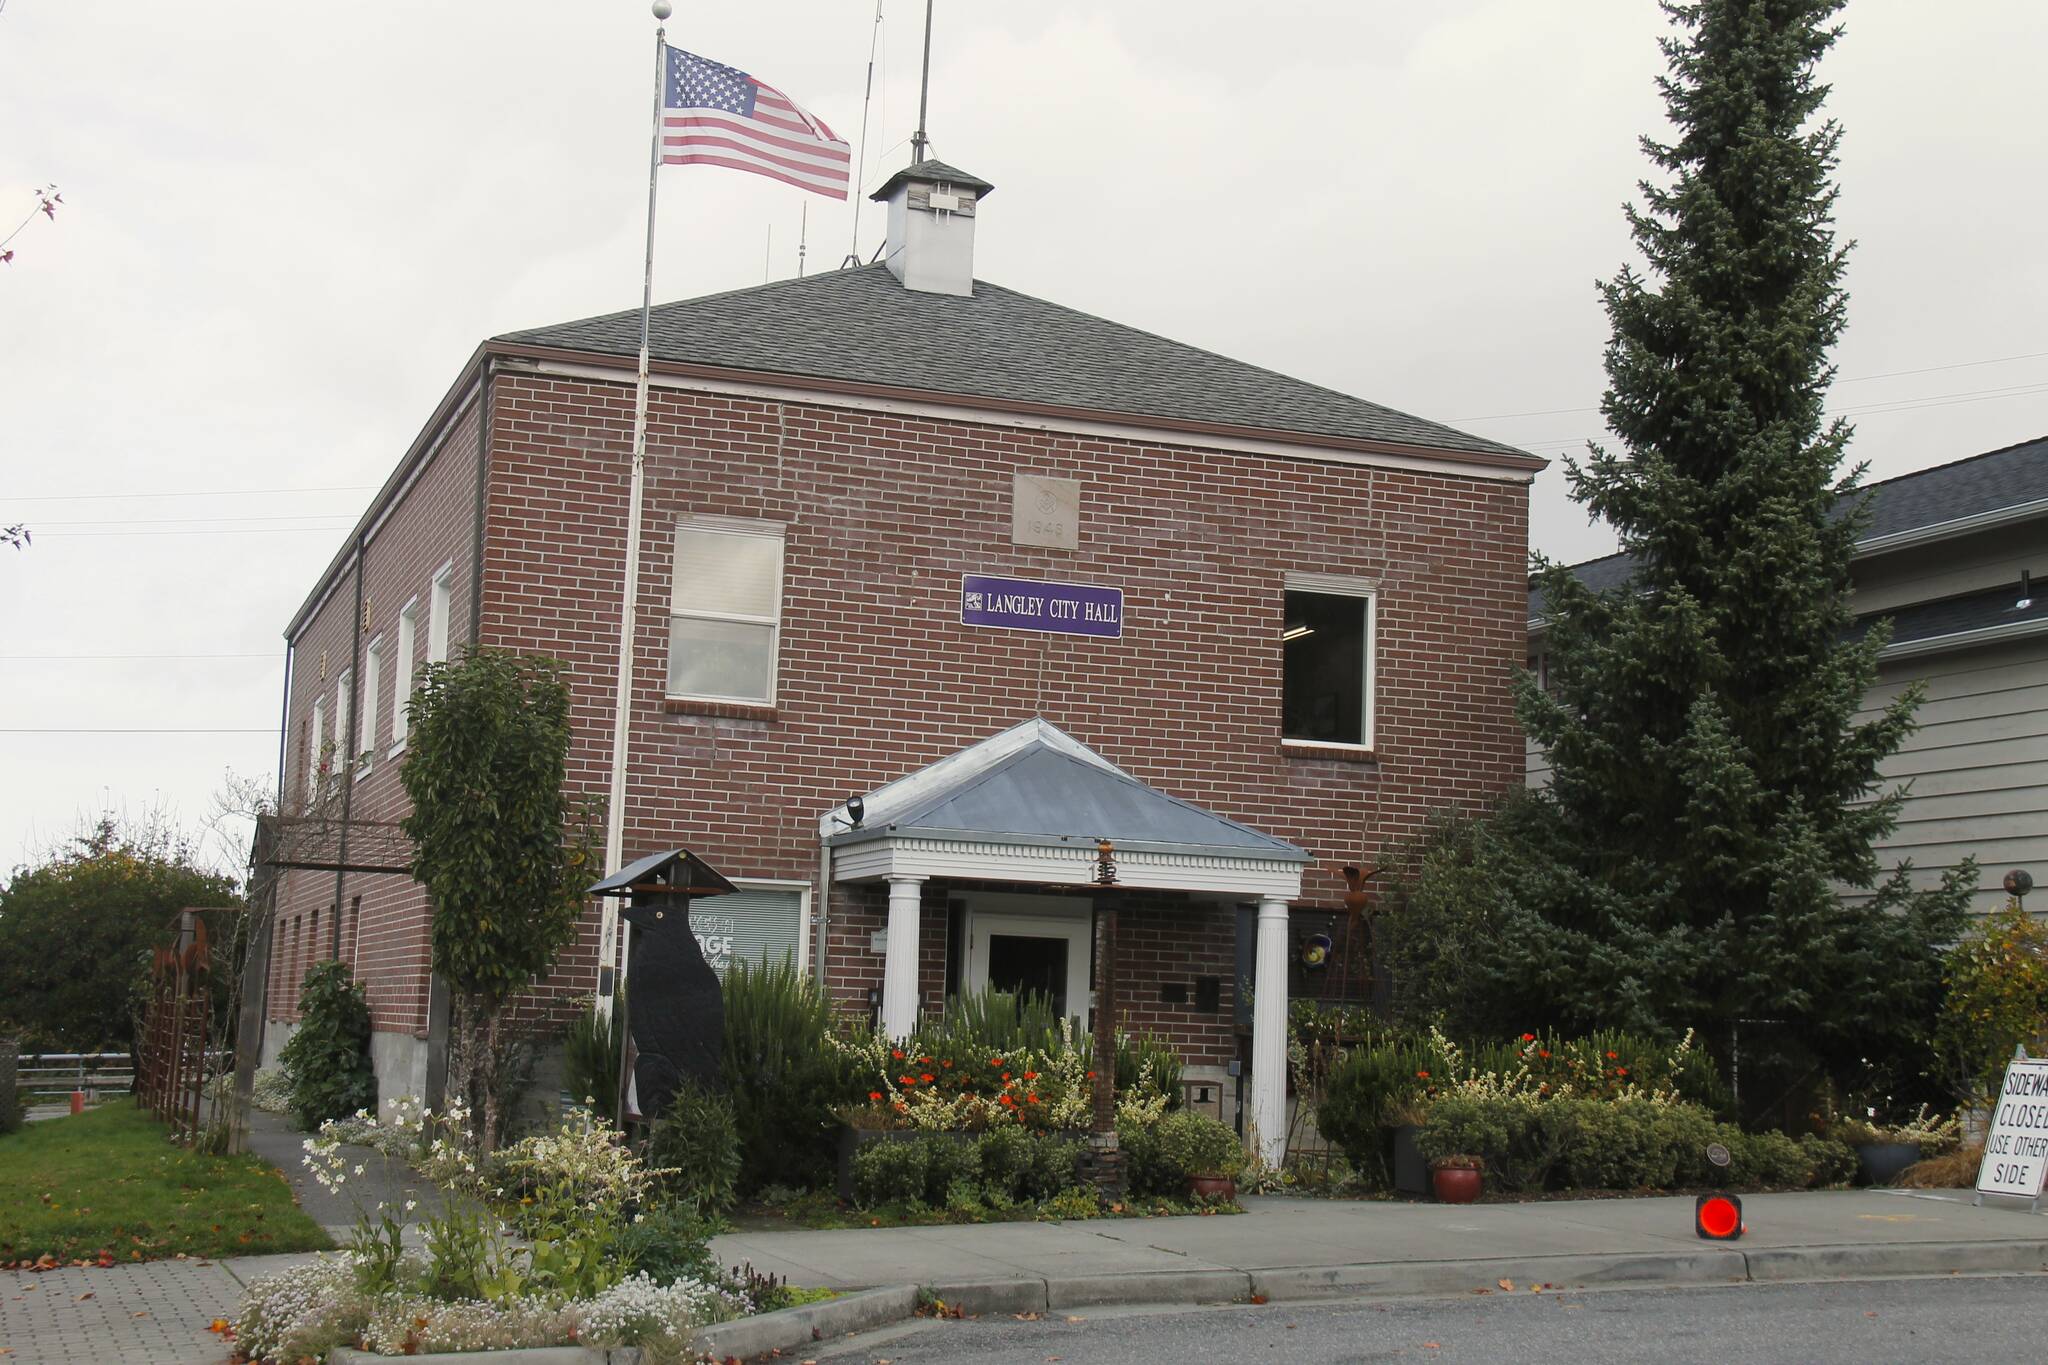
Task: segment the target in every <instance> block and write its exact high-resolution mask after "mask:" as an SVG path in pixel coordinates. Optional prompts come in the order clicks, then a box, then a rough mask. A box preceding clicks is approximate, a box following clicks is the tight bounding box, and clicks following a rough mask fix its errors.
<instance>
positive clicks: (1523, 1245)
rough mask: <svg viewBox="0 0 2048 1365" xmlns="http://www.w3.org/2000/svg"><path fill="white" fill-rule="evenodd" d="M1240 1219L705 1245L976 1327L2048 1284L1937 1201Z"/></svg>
mask: <svg viewBox="0 0 2048 1365" xmlns="http://www.w3.org/2000/svg"><path fill="white" fill-rule="evenodd" d="M1244 1203H1245V1207H1246V1208H1247V1209H1248V1210H1249V1212H1247V1213H1245V1214H1242V1215H1234V1216H1232V1215H1225V1216H1217V1217H1211V1218H1157V1219H1109V1218H1105V1219H1097V1220H1090V1221H1086V1222H1074V1223H996V1224H982V1225H977V1226H966V1227H929V1228H874V1229H851V1230H845V1231H831V1232H753V1233H733V1234H730V1235H727V1236H724V1237H719V1238H717V1239H715V1240H714V1241H713V1243H712V1247H713V1250H714V1251H716V1253H717V1254H718V1256H719V1258H720V1260H721V1261H722V1262H723V1263H724V1264H727V1265H734V1264H737V1263H739V1262H741V1261H751V1262H752V1263H753V1264H754V1266H755V1268H756V1269H758V1270H762V1271H765V1272H771V1273H774V1274H777V1275H784V1276H787V1277H788V1278H789V1280H790V1281H791V1283H794V1284H800V1285H822V1286H827V1287H830V1288H834V1289H858V1288H868V1287H872V1286H880V1285H892V1284H917V1285H920V1286H924V1287H926V1288H929V1289H932V1290H934V1292H937V1293H939V1294H940V1296H941V1297H946V1298H949V1299H951V1300H953V1301H956V1302H959V1303H961V1304H962V1306H963V1307H965V1308H967V1310H968V1311H970V1312H972V1311H999V1310H1007V1311H1012V1312H1017V1311H1027V1310H1030V1309H1037V1310H1040V1311H1044V1310H1047V1309H1049V1308H1050V1309H1056V1308H1062V1307H1075V1306H1080V1305H1084V1304H1099V1303H1108V1302H1127V1303H1172V1302H1214V1301H1227V1300H1233V1299H1244V1298H1248V1297H1250V1296H1253V1295H1263V1296H1266V1297H1269V1298H1276V1299H1278V1298H1315V1297H1338V1296H1350V1295H1368V1294H1375V1293H1377V1294H1433V1293H1452V1292H1467V1291H1472V1290H1479V1289H1489V1290H1491V1289H1494V1288H1495V1287H1496V1286H1497V1283H1498V1281H1500V1280H1502V1279H1508V1280H1512V1281H1513V1282H1514V1283H1515V1284H1516V1285H1517V1286H1519V1287H1521V1288H1524V1289H1526V1288H1527V1287H1528V1285H1529V1283H1530V1282H1532V1281H1533V1282H1535V1283H1537V1284H1544V1283H1549V1284H1555V1285H1560V1286H1562V1285H1566V1284H1570V1285H1574V1286H1577V1285H1588V1284H1599V1283H1663V1284H1695V1283H1697V1284H1706V1283H1715V1284H1721V1283H1728V1282H1731V1281H1741V1280H1764V1279H1828V1278H1837V1277H1847V1278H1853V1277H1860V1276H1881V1275H1917V1274H1943V1273H1948V1272H1951V1271H1955V1272H1968V1271H1989V1270H1997V1271H2008V1272H2009V1271H2016V1270H2017V1271H2048V1221H2044V1220H2043V1218H2042V1217H2041V1216H2036V1215H2033V1214H2029V1213H2027V1212H2024V1211H2020V1210H2014V1209H2009V1208H2001V1209H1991V1208H1982V1209H1980V1208H1975V1207H1972V1206H1971V1204H1970V1203H1969V1202H1968V1196H1967V1195H1962V1196H1952V1195H1950V1194H1948V1193H1921V1192H1908V1191H1880V1190H1838V1191H1817V1192H1812V1193H1803V1194H1765V1195H1752V1196H1749V1197H1747V1198H1745V1199H1744V1200H1743V1211H1744V1216H1745V1219H1746V1221H1747V1223H1748V1227H1749V1232H1748V1235H1746V1236H1745V1237H1743V1238H1742V1239H1741V1240H1740V1241H1738V1242H1733V1243H1716V1242H1705V1241H1701V1240H1700V1239H1699V1238H1698V1237H1697V1236H1696V1235H1695V1234H1694V1232H1693V1229H1692V1215H1693V1201H1692V1200H1691V1199H1690V1198H1647V1199H1588V1200H1570V1201H1562V1200H1560V1201H1549V1202H1541V1203H1528V1204H1465V1205H1444V1204H1409V1203H1386V1202H1367V1201H1345V1200H1322V1199H1287V1198H1249V1199H1246V1200H1245V1201H1244ZM948 1291H950V1292H948Z"/></svg>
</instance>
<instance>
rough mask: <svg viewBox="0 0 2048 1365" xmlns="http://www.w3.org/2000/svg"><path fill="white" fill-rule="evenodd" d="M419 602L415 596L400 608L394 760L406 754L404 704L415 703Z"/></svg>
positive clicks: (393, 668)
mask: <svg viewBox="0 0 2048 1365" xmlns="http://www.w3.org/2000/svg"><path fill="white" fill-rule="evenodd" d="M419 620H420V599H419V598H418V597H417V596H415V597H413V598H412V600H410V601H408V602H407V603H406V604H405V605H404V606H402V607H400V608H399V609H398V644H397V648H395V649H394V650H393V651H392V654H391V755H390V756H391V757H393V758H396V757H398V756H399V755H400V754H402V753H404V752H405V736H406V732H407V731H408V730H410V729H411V728H412V721H411V719H410V718H409V717H408V716H407V715H406V713H405V704H406V703H407V702H408V701H410V700H412V656H413V650H414V648H415V646H416V644H417V642H418V637H419Z"/></svg>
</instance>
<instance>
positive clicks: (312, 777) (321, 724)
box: [306, 697, 327, 803]
mask: <svg viewBox="0 0 2048 1365" xmlns="http://www.w3.org/2000/svg"><path fill="white" fill-rule="evenodd" d="M326 766H327V698H325V697H315V698H313V730H312V733H311V734H309V735H307V736H306V800H307V801H308V802H309V803H310V802H312V801H315V800H317V799H318V798H319V796H320V779H321V777H322V776H323V775H324V774H323V773H322V771H321V770H322V769H323V768H325V767H326Z"/></svg>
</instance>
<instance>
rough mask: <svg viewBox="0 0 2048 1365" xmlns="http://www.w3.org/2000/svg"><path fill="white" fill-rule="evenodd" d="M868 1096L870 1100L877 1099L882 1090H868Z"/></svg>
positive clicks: (880, 1096)
mask: <svg viewBox="0 0 2048 1365" xmlns="http://www.w3.org/2000/svg"><path fill="white" fill-rule="evenodd" d="M868 1098H869V1099H871V1100H878V1099H880V1098H882V1092H881V1091H879V1090H870V1091H868Z"/></svg>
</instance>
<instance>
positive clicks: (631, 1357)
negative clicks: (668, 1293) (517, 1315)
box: [327, 1346, 640, 1365]
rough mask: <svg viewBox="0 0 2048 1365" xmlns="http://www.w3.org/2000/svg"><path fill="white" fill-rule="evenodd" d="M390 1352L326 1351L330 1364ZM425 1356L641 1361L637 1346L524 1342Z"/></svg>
mask: <svg viewBox="0 0 2048 1365" xmlns="http://www.w3.org/2000/svg"><path fill="white" fill-rule="evenodd" d="M389 1359H391V1357H389V1356H380V1355H377V1354H375V1353H374V1352H371V1351H356V1350H351V1349H350V1348H348V1347H346V1346H337V1347H336V1348H335V1349H334V1350H332V1351H329V1352H328V1353H327V1365H379V1362H382V1361H388V1360H389ZM419 1359H422V1360H442V1361H453V1362H461V1361H476V1362H480V1363H485V1365H640V1348H639V1347H638V1346H619V1347H615V1348H614V1349H612V1350H609V1351H607V1350H605V1349H604V1348H603V1347H601V1346H521V1347H517V1348H515V1349H513V1350H509V1351H447V1352H439V1353H435V1354H431V1355H424V1356H421V1357H419Z"/></svg>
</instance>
